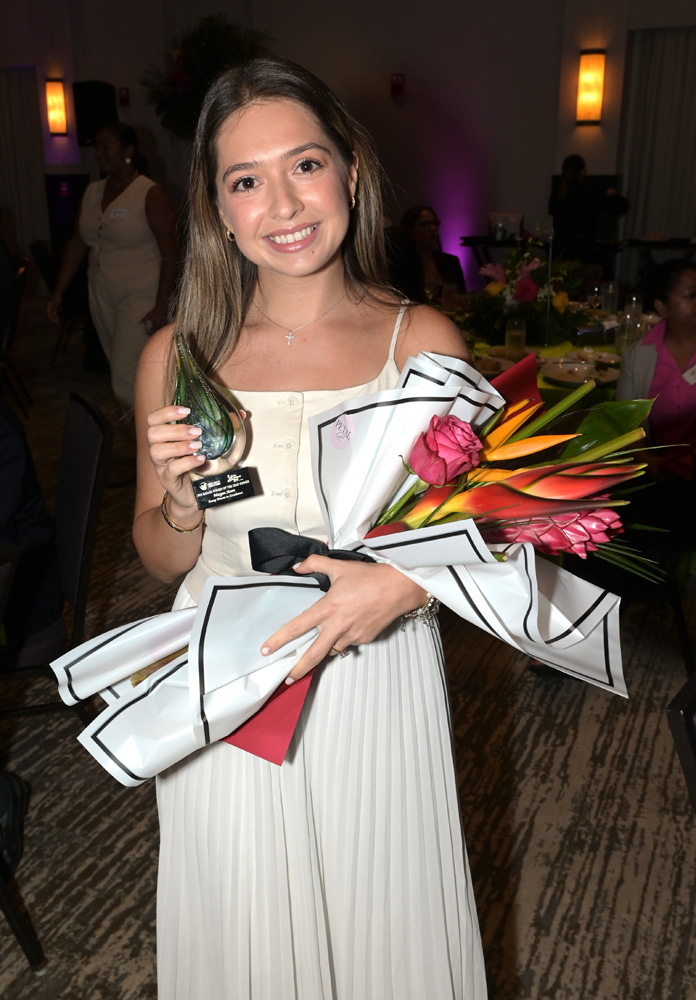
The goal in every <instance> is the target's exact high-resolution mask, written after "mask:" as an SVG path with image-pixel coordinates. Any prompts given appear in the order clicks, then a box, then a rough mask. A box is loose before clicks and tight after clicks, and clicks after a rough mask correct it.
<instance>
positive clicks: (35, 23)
mask: <svg viewBox="0 0 696 1000" xmlns="http://www.w3.org/2000/svg"><path fill="white" fill-rule="evenodd" d="M209 10H210V11H211V12H213V11H214V12H220V13H224V14H226V15H227V17H228V18H229V19H230V20H232V21H236V23H239V24H243V25H246V26H249V27H254V28H257V29H260V30H263V31H265V32H267V33H268V34H269V35H270V36H271V43H270V45H271V48H272V50H273V51H275V52H278V53H279V54H281V55H284V56H287V57H288V58H291V59H294V60H296V61H297V62H300V63H303V64H304V65H306V66H307V67H308V68H309V69H311V70H313V71H314V72H315V73H317V75H318V76H320V77H322V78H323V79H325V80H326V81H327V82H328V83H329V84H330V85H331V86H332V87H333V88H334V89H335V90H336V91H337V92H338V93H339V95H340V96H341V97H342V98H343V99H344V100H345V101H346V103H347V104H348V105H349V107H350V108H351V110H352V111H353V112H354V113H355V114H356V116H357V117H358V118H359V119H360V120H362V121H363V122H364V123H365V125H366V126H367V127H368V128H369V129H370V130H371V132H372V133H373V135H374V136H375V139H376V142H377V145H378V149H379V152H380V155H381V158H382V160H383V163H384V166H385V168H386V170H387V173H388V176H389V180H390V182H391V185H392V188H393V197H392V198H391V199H390V205H389V211H390V214H391V215H392V217H398V214H399V213H400V212H401V211H403V210H404V209H405V208H407V207H408V206H409V205H411V204H413V203H415V202H420V201H424V202H430V203H432V204H433V205H434V206H435V207H436V208H437V210H438V211H439V212H440V214H441V215H442V217H443V220H444V223H445V224H444V226H443V239H444V243H445V246H446V249H449V250H455V251H456V250H457V249H458V237H459V235H461V234H464V233H473V232H477V231H478V232H480V231H485V230H486V228H487V221H488V212H489V211H491V210H493V211H522V212H524V215H525V223H526V225H527V226H528V227H529V228H532V229H533V228H534V226H535V224H536V222H537V221H538V220H540V219H541V218H542V217H543V216H544V214H545V212H546V202H547V197H548V191H549V184H550V177H551V175H552V174H553V173H554V172H558V170H559V168H560V164H561V161H562V159H563V157H564V156H565V155H566V154H567V153H569V152H580V153H581V154H582V155H584V156H585V157H586V159H587V161H588V165H589V166H590V169H591V170H593V171H594V172H597V173H610V172H613V171H614V170H615V169H616V163H617V150H618V141H619V128H620V107H621V95H622V86H623V70H624V60H625V51H626V42H627V33H628V31H629V30H631V29H633V28H640V27H654V26H657V25H673V24H694V23H696V4H694V3H693V0H661V2H660V4H659V5H658V4H657V3H655V2H654V0H583V3H582V5H580V4H578V3H577V0H572V2H571V0H563V2H558V0H535V2H534V3H532V4H526V5H523V4H519V3H518V2H517V0H498V3H496V4H495V5H494V6H493V5H488V4H480V3H478V2H476V3H475V2H473V0H460V2H459V3H456V4H455V3H453V2H452V0H429V2H428V3H427V4H425V5H424V4H423V3H422V2H418V3H417V2H416V0H382V2H380V3H375V0H353V3H352V4H351V5H349V6H346V5H345V4H342V5H341V6H340V7H339V6H338V4H337V3H335V2H331V0H293V3H291V4H280V3H279V2H278V0H236V2H235V0H217V2H216V3H212V2H211V7H210V8H209ZM207 12H208V9H207V8H206V7H204V6H203V5H202V4H201V2H200V0H158V2H154V0H149V2H143V0H120V2H119V3H118V4H114V3H112V2H108V0H51V2H50V3H49V2H48V0H26V2H25V3H24V4H23V5H21V6H20V5H15V6H14V9H13V14H14V15H15V16H14V17H13V20H12V21H11V22H10V21H6V22H5V23H4V25H3V33H2V35H1V36H0V65H4V66H12V65H19V64H27V63H29V64H32V63H33V64H34V65H36V66H37V77H38V79H39V80H42V79H43V78H44V76H46V75H49V74H48V71H49V69H50V70H51V72H55V73H56V74H61V73H62V75H63V76H64V78H65V79H66V82H67V83H70V82H72V80H73V79H75V80H85V79H103V80H107V81H109V82H111V83H113V84H115V85H116V86H117V87H128V88H129V90H130V95H131V105H130V107H129V108H126V109H123V110H122V111H121V117H122V118H123V120H124V121H127V122H129V123H130V124H132V125H134V126H135V127H136V129H137V130H138V132H139V134H140V135H141V137H142V138H141V142H142V145H143V148H144V152H145V154H146V155H147V156H148V159H149V160H150V165H151V169H152V173H153V176H155V177H156V178H157V179H158V180H161V181H164V182H165V183H167V184H168V185H169V186H170V187H172V188H174V189H177V188H182V187H183V186H184V185H185V177H186V160H187V157H186V150H185V148H184V146H183V144H182V143H179V142H178V141H177V140H174V139H172V138H171V136H169V135H168V134H167V133H165V132H164V131H163V130H162V129H161V128H160V126H159V123H158V122H157V119H156V117H155V115H154V112H153V110H152V108H151V107H149V106H148V105H147V104H146V103H145V100H144V96H143V93H142V88H141V87H140V85H139V83H138V80H139V77H140V76H141V75H142V73H143V72H144V71H145V70H146V69H147V68H148V67H149V66H150V65H151V64H152V63H157V62H159V60H160V58H161V54H162V52H163V51H164V50H165V49H168V48H169V47H170V44H171V39H172V36H173V35H174V33H175V32H176V31H177V30H178V29H179V28H180V27H182V26H189V25H191V24H192V23H193V22H194V21H195V20H196V19H197V18H199V17H201V16H203V15H204V14H205V13H207ZM595 46H597V47H600V46H601V47H606V48H607V53H608V67H607V83H606V101H605V114H604V117H603V122H602V125H601V126H600V127H598V128H597V127H595V128H592V127H591V128H585V129H579V128H577V127H576V126H575V106H574V105H575V87H576V82H577V55H578V53H579V50H580V49H581V48H585V47H595ZM394 72H400V73H404V74H405V75H406V97H405V99H403V100H398V101H397V100H394V99H392V98H391V97H390V93H389V83H390V75H391V74H392V73H394ZM42 101H43V97H42ZM0 141H2V138H1V136H0ZM45 149H46V162H47V169H49V170H51V169H52V170H58V169H60V170H63V169H74V170H77V169H85V168H87V169H88V170H92V171H93V170H94V163H93V159H92V157H91V154H90V153H89V151H87V152H85V151H81V150H79V148H78V147H77V146H76V143H75V140H74V130H73V132H72V134H71V136H70V137H69V138H68V139H62V140H61V139H55V138H54V139H51V138H49V137H48V136H46V139H45ZM465 254H466V251H463V253H462V257H463V262H464V264H465V267H466V268H467V270H468V271H469V273H470V274H471V271H472V268H471V265H470V262H469V261H468V260H467V257H466V256H465Z"/></svg>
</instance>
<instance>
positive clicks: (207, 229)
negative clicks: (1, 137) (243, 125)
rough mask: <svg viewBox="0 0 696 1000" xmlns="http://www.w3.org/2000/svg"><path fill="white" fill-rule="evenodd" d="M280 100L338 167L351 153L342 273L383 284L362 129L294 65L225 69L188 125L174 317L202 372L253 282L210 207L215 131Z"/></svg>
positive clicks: (375, 168)
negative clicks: (329, 147) (352, 176)
mask: <svg viewBox="0 0 696 1000" xmlns="http://www.w3.org/2000/svg"><path fill="white" fill-rule="evenodd" d="M281 99H282V100H292V101H296V102H297V103H298V104H300V105H302V106H303V107H304V108H305V109H306V110H307V111H308V112H309V113H310V114H311V115H312V116H313V117H314V119H315V120H316V121H317V123H318V125H319V126H320V128H321V129H322V132H323V133H324V135H325V136H326V138H327V139H328V140H329V141H330V142H331V143H333V145H334V146H335V147H336V149H337V150H338V152H339V155H340V156H341V159H342V160H343V161H344V163H345V165H346V167H348V166H350V164H351V163H352V161H353V154H355V155H356V156H357V158H358V164H359V175H358V188H357V192H356V206H355V209H354V210H353V211H352V212H351V213H350V224H349V227H348V232H347V233H346V236H345V239H344V241H343V245H342V253H343V261H344V266H345V272H346V278H347V281H348V285H349V287H351V286H352V287H353V288H354V289H357V288H359V287H362V288H366V289H369V288H370V287H374V286H381V287H384V286H385V276H386V265H385V253H384V221H383V212H382V193H381V182H382V170H381V167H380V165H379V161H378V160H377V156H376V154H375V151H374V148H373V143H372V139H371V138H370V136H369V135H368V133H367V132H366V131H365V129H363V127H362V126H361V125H359V124H358V122H356V121H355V119H354V118H353V117H352V116H351V115H350V114H349V112H348V110H347V109H346V107H345V106H344V105H343V104H342V103H341V101H339V99H338V98H337V97H336V95H335V94H334V93H333V92H332V91H331V90H330V89H329V88H328V87H327V86H326V85H325V84H324V83H322V82H321V81H320V80H318V79H317V77H315V76H314V75H313V74H312V73H310V72H308V71H307V70H305V69H302V67H301V66H297V65H296V64H295V63H291V62H288V61H287V60H285V59H280V58H278V57H275V56H264V57H261V58H258V59H253V60H251V61H249V62H248V63H246V64H244V65H242V66H240V67H238V68H236V69H230V70H226V71H225V72H224V73H222V74H221V75H220V76H219V77H218V78H217V79H216V80H215V81H214V82H213V84H212V85H211V87H210V89H209V91H208V93H207V94H206V97H205V101H204V102H203V109H202V111H201V115H200V118H199V120H198V127H197V129H196V135H195V139H194V144H193V157H192V161H191V175H190V182H189V195H188V222H187V249H186V259H185V262H184V267H183V273H182V279H181V284H180V287H179V293H178V299H177V307H176V321H175V322H176V328H177V329H178V330H181V331H183V333H184V334H185V335H186V337H187V339H188V341H189V343H190V346H191V349H192V351H193V352H194V354H195V355H196V357H197V359H198V362H199V364H201V366H202V367H203V368H204V370H206V371H208V372H213V371H215V369H217V368H218V367H219V366H220V365H221V364H222V363H223V362H224V361H225V360H226V359H227V358H228V357H229V355H230V354H231V353H232V351H233V350H234V347H235V345H236V343H237V339H238V337H239V331H240V330H241V328H242V326H243V325H244V320H245V318H246V315H247V311H248V309H249V306H250V304H251V300H252V297H253V294H254V289H255V287H256V281H257V269H256V265H255V264H252V262H251V261H249V260H248V259H247V258H246V257H244V255H243V254H242V253H241V252H240V251H239V249H238V247H237V246H236V244H234V243H231V242H230V241H229V240H228V239H227V237H226V232H225V226H224V224H223V223H222V220H221V219H220V215H219V212H218V203H217V188H216V174H217V168H218V137H219V135H220V130H221V129H222V127H223V125H224V124H225V122H226V121H227V120H228V118H229V117H230V115H232V114H234V113H235V112H237V111H240V110H242V109H243V108H246V107H248V106H249V105H251V104H256V103H259V102H261V101H269V100H281Z"/></svg>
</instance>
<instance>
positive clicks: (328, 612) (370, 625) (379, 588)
mask: <svg viewBox="0 0 696 1000" xmlns="http://www.w3.org/2000/svg"><path fill="white" fill-rule="evenodd" d="M293 568H294V569H295V571H296V572H297V573H325V574H326V576H328V578H329V580H330V581H331V587H330V588H329V591H328V593H327V594H325V595H324V597H322V598H320V600H318V601H317V602H316V603H315V604H313V605H312V607H311V608H308V609H307V610H306V611H303V612H302V614H300V615H298V616H297V617H296V618H293V619H292V621H289V622H288V623H287V625H284V626H283V627H282V628H281V629H279V630H278V631H277V632H276V633H275V634H274V635H272V636H271V637H270V639H268V641H267V642H265V643H264V644H263V646H262V649H261V652H262V653H263V654H264V655H266V656H268V655H269V654H270V653H274V652H275V651H276V650H277V649H280V647H281V646H284V645H285V644H286V643H287V642H290V640H291V639H297V638H298V637H299V636H301V635H304V634H305V633H306V632H309V631H311V630H312V629H313V628H317V629H319V635H318V636H317V637H316V639H315V640H314V642H313V643H312V645H311V646H310V647H309V649H308V650H307V651H306V653H305V654H304V656H303V657H302V658H301V659H300V661H299V663H297V664H296V666H295V668H294V669H293V671H292V672H291V674H290V679H291V680H295V681H296V680H299V679H300V677H303V676H304V675H305V674H306V673H308V672H309V671H310V670H312V668H313V667H316V666H317V665H318V664H319V663H321V662H322V660H324V659H325V658H326V657H327V656H329V655H331V654H333V655H335V654H336V653H340V652H342V651H343V650H344V649H347V648H348V647H349V646H359V645H360V644H361V643H365V642H372V640H373V639H374V638H376V637H377V636H378V635H379V634H380V632H383V631H384V629H385V628H386V627H387V626H388V625H391V623H392V622H393V621H394V620H395V619H396V618H398V617H400V616H401V615H404V614H406V613H407V612H408V611H412V610H413V609H414V608H418V607H420V606H421V605H422V604H423V603H424V602H425V599H426V596H427V595H426V592H425V591H424V590H423V589H422V587H419V586H418V584H417V583H414V582H413V581H412V580H409V578H408V577H407V576H404V574H403V573H400V572H399V571H398V570H397V569H394V568H393V566H387V565H385V564H384V563H365V562H353V561H348V560H342V559H329V558H328V557H327V556H309V557H308V558H307V559H305V560H304V562H302V563H298V564H297V565H296V566H295V567H293Z"/></svg>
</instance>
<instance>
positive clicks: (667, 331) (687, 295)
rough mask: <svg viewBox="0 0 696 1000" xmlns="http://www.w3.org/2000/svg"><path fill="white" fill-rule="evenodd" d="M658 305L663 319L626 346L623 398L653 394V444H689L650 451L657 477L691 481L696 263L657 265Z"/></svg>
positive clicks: (695, 444)
mask: <svg viewBox="0 0 696 1000" xmlns="http://www.w3.org/2000/svg"><path fill="white" fill-rule="evenodd" d="M655 308H656V310H657V312H658V314H659V315H660V317H661V320H660V322H659V323H658V324H657V325H656V326H654V327H653V329H652V330H651V331H650V332H649V333H648V334H646V336H645V337H643V339H642V340H641V341H640V343H638V344H635V345H633V346H631V347H629V349H628V350H627V351H626V353H625V354H624V356H623V359H622V363H621V375H620V377H619V381H618V384H617V390H616V395H617V398H618V399H641V398H648V399H654V400H655V402H654V403H653V407H652V410H651V411H650V420H649V431H650V440H651V443H652V444H653V445H656V444H663V445H684V447H679V448H677V447H671V448H670V449H669V450H667V449H665V451H658V452H653V451H647V452H646V453H645V456H644V458H645V461H646V462H647V463H648V466H649V469H650V474H651V475H652V477H653V479H654V480H655V481H657V482H670V481H674V480H675V478H676V477H678V478H681V479H684V480H692V479H693V473H694V450H695V449H696V264H695V263H691V262H689V261H683V260H677V261H668V262H667V263H666V264H663V265H661V266H660V267H659V268H658V271H657V274H656V282H655Z"/></svg>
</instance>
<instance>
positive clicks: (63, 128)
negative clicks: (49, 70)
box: [46, 80, 68, 135]
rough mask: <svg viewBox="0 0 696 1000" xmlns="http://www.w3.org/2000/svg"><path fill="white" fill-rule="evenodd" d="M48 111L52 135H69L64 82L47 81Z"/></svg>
mask: <svg viewBox="0 0 696 1000" xmlns="http://www.w3.org/2000/svg"><path fill="white" fill-rule="evenodd" d="M46 110H47V113H48V131H49V132H50V133H51V135H67V134H68V120H67V116H66V113H65V88H64V87H63V81H62V80H46Z"/></svg>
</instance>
